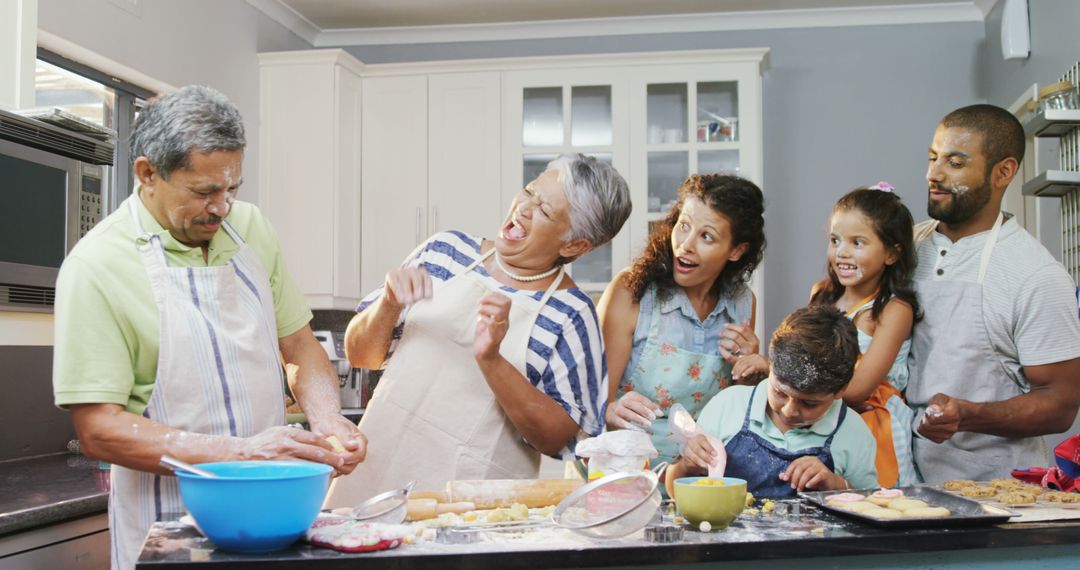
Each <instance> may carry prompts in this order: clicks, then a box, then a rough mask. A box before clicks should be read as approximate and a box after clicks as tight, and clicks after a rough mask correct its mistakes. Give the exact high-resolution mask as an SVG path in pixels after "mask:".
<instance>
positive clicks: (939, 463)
mask: <svg viewBox="0 0 1080 570" xmlns="http://www.w3.org/2000/svg"><path fill="white" fill-rule="evenodd" d="M1002 221H1003V216H1001V215H999V216H998V218H997V220H996V221H995V222H994V226H993V228H992V229H991V230H990V234H989V236H987V238H986V245H985V246H983V251H982V257H981V259H980V262H979V276H978V281H976V282H975V283H971V282H967V281H951V280H950V281H934V280H930V279H927V280H917V281H916V282H915V288H916V291H917V292H918V294H919V304H920V305H921V306H922V308H923V320H922V321H920V322H919V323H918V324H917V325H915V332H914V334H913V337H912V351H911V358H912V366H911V367H910V368H911V379H910V381H909V383H908V389H907V396H908V402H909V403H911V405H912V407H913V408H915V410H916V414H915V419H914V420H913V421H912V424H911V425H912V431H913V441H912V444H913V446H912V447H913V451H914V455H915V466H916V468H917V469H918V470H919V473H920V474H921V475H922V478H923V480H925V481H926V482H927V483H934V484H939V483H942V482H944V481H947V480H949V479H975V480H980V481H985V480H988V479H994V478H997V477H1004V476H1007V475H1008V473H1009V471H1010V470H1011V469H1013V468H1016V467H1020V468H1027V467H1032V466H1044V465H1046V464H1047V461H1048V458H1049V452H1048V450H1047V448H1046V444H1045V442H1044V441H1043V438H1041V437H1032V438H1004V437H998V436H994V435H987V434H982V433H974V432H957V433H956V435H954V436H953V437H952V438H951V439H948V440H946V441H945V442H943V443H940V444H938V443H934V442H932V441H930V440H928V439H926V438H924V437H922V436H921V435H919V432H918V428H919V423H920V422H921V421H922V416H923V414H922V412H924V411H925V410H926V406H927V402H929V400H930V398H931V397H932V396H933V395H934V394H937V393H939V392H940V393H943V394H946V395H948V396H951V397H962V398H963V399H965V400H971V401H973V402H996V401H1002V400H1007V399H1009V398H1013V397H1015V396H1019V395H1021V394H1023V393H1024V392H1025V391H1026V389H1027V388H1026V387H1022V386H1021V385H1020V384H1019V383H1018V382H1017V381H1015V380H1014V379H1013V378H1012V377H1010V376H1009V374H1008V373H1007V372H1006V368H1005V364H1004V362H1003V359H1002V357H1001V355H1000V354H998V352H997V351H996V350H994V346H993V344H992V343H991V342H990V337H989V335H988V333H987V331H986V323H985V321H984V319H983V302H982V295H983V292H982V284H983V280H984V279H985V277H986V270H987V267H989V262H990V257H991V255H992V254H993V250H994V246H995V245H996V244H997V237H998V233H999V231H1000V230H1001V224H1002ZM936 227H937V224H936V223H935V224H930V225H929V226H928V227H927V228H926V229H925V230H924V231H923V232H921V233H920V234H919V235H918V236H916V243H920V242H921V241H923V240H925V239H926V238H927V237H929V236H930V235H931V233H932V232H933V231H934V229H935V228H936Z"/></svg>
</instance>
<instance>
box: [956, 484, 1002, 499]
mask: <svg viewBox="0 0 1080 570" xmlns="http://www.w3.org/2000/svg"><path fill="white" fill-rule="evenodd" d="M997 493H998V491H997V489H995V488H993V487H990V486H988V485H974V486H972V487H965V488H963V489H961V490H960V494H961V495H963V496H965V497H973V498H976V499H988V498H990V497H993V496H995V495H997Z"/></svg>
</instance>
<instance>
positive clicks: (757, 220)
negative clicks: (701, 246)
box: [623, 174, 765, 302]
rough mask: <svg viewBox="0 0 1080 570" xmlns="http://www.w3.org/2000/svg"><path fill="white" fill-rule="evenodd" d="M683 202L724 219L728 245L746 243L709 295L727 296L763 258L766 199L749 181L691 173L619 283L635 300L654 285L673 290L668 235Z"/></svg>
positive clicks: (724, 175)
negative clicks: (706, 208) (693, 202)
mask: <svg viewBox="0 0 1080 570" xmlns="http://www.w3.org/2000/svg"><path fill="white" fill-rule="evenodd" d="M687 198H697V199H699V200H701V201H702V202H704V203H705V204H706V205H708V206H709V207H710V208H712V209H713V210H714V211H715V212H717V213H719V214H720V215H722V216H724V218H725V219H726V220H727V222H728V224H730V225H731V243H732V245H738V244H741V243H745V244H747V248H746V253H744V254H743V256H742V257H740V258H739V259H738V261H731V262H728V264H727V265H725V266H724V269H723V270H722V271H721V272H720V276H719V277H718V278H717V279H716V282H715V283H713V286H712V290H711V291H710V292H711V293H713V294H714V295H718V296H719V295H724V294H732V293H734V292H735V291H737V290H738V288H740V287H743V286H745V285H746V283H747V282H748V281H749V280H750V274H752V273H753V272H754V268H756V267H757V266H758V264H759V263H761V258H762V256H763V255H764V253H765V218H764V213H765V199H764V196H763V195H762V193H761V189H760V188H758V187H757V185H755V184H754V183H753V182H750V181H749V180H746V179H744V178H740V177H738V176H732V175H730V174H691V175H690V177H689V178H687V179H686V180H685V181H683V183H682V186H680V187H679V199H678V201H676V202H675V205H674V206H672V208H671V211H670V212H668V215H667V217H666V218H664V220H663V222H661V223H659V224H657V226H656V227H655V228H654V229H653V230H652V232H650V234H649V239H648V242H647V243H646V244H645V251H644V252H642V254H641V256H640V257H638V258H637V259H635V260H634V263H633V265H631V267H630V271H629V273H627V274H626V276H625V277H624V280H623V284H624V285H626V286H627V288H629V289H630V290H631V291H633V293H634V301H636V302H641V297H642V296H643V295H644V294H645V290H646V289H648V287H649V285H651V284H653V283H655V284H656V285H657V287H658V289H659V290H660V292H661V293H662V294H664V293H666V294H670V292H671V291H672V290H673V289H674V288H675V287H676V286H677V285H676V283H675V277H674V275H673V269H674V257H675V252H674V251H673V248H672V246H671V231H672V230H673V229H674V228H675V223H676V222H678V220H679V216H680V215H681V214H682V207H683V204H684V203H685V202H686V199H687Z"/></svg>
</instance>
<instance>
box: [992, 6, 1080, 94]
mask: <svg viewBox="0 0 1080 570" xmlns="http://www.w3.org/2000/svg"><path fill="white" fill-rule="evenodd" d="M1004 4H1005V3H1004V2H998V3H997V5H996V6H995V7H994V10H993V11H991V12H990V15H989V16H988V17H987V18H986V49H985V50H984V51H983V53H982V59H981V60H980V62H979V66H978V68H977V70H978V72H979V77H978V82H979V92H980V93H982V94H983V95H985V97H986V100H987V102H988V103H993V104H995V105H1001V106H1007V105H1010V104H1012V102H1013V101H1015V100H1016V99H1017V98H1018V97H1020V94H1021V92H1022V91H1023V90H1024V89H1027V88H1029V87H1031V84H1032V83H1038V84H1039V85H1048V84H1050V83H1054V82H1056V81H1057V80H1058V78H1060V77H1061V76H1062V75H1063V74H1064V73H1065V71H1066V70H1068V69H1069V68H1070V67H1072V66H1073V64H1075V63H1076V62H1077V60H1080V2H1077V1H1076V0H1029V2H1028V21H1029V24H1030V28H1029V29H1030V33H1031V54H1030V56H1029V57H1028V58H1027V59H1012V60H1005V59H1002V57H1001V11H1002V8H1003V6H1004Z"/></svg>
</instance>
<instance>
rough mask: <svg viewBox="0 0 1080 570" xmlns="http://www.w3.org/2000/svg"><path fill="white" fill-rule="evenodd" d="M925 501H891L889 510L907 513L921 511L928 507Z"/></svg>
mask: <svg viewBox="0 0 1080 570" xmlns="http://www.w3.org/2000/svg"><path fill="white" fill-rule="evenodd" d="M929 506H930V505H928V504H926V502H925V501H920V500H918V499H893V500H891V501H889V508H890V509H893V510H897V511H903V512H907V511H909V510H911V509H923V508H926V507H929Z"/></svg>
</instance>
